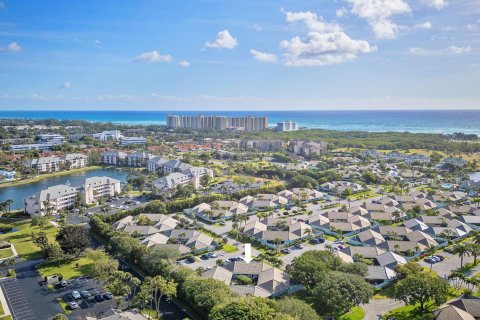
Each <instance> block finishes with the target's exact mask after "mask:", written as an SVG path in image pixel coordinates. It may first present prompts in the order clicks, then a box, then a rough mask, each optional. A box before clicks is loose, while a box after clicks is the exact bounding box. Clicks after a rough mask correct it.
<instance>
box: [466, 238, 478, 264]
mask: <svg viewBox="0 0 480 320" xmlns="http://www.w3.org/2000/svg"><path fill="white" fill-rule="evenodd" d="M468 250H469V252H470V254H471V255H472V256H473V265H476V264H477V257H478V256H479V255H480V244H478V243H470V244H468Z"/></svg>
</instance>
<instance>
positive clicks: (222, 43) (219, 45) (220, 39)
mask: <svg viewBox="0 0 480 320" xmlns="http://www.w3.org/2000/svg"><path fill="white" fill-rule="evenodd" d="M237 44H238V43H237V39H236V38H234V37H232V35H231V34H230V32H229V31H228V30H227V29H225V30H223V31H220V32H219V33H217V39H215V40H213V41H207V42H205V47H206V48H216V49H233V48H235V47H236V46H237Z"/></svg>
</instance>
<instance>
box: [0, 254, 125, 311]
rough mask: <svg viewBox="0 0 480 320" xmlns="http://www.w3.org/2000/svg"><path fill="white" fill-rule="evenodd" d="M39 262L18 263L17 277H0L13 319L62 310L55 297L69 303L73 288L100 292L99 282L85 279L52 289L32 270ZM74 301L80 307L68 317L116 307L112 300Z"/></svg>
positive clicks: (74, 280) (70, 281)
mask: <svg viewBox="0 0 480 320" xmlns="http://www.w3.org/2000/svg"><path fill="white" fill-rule="evenodd" d="M40 262H41V260H29V261H22V262H19V263H17V264H16V265H15V271H16V273H17V278H5V279H2V280H0V285H1V287H2V289H3V292H4V295H5V299H6V301H7V303H8V305H9V307H10V311H11V313H12V319H13V320H48V319H49V318H50V317H52V316H54V315H56V314H58V313H63V309H62V307H61V305H60V304H59V303H58V300H57V299H58V298H60V299H62V300H64V301H65V302H66V303H68V302H69V301H71V299H72V298H71V293H72V291H79V292H80V291H88V292H90V294H91V295H92V297H93V296H94V295H95V294H97V293H100V292H102V290H101V287H100V285H99V284H98V283H96V282H95V281H94V280H91V279H87V278H78V279H72V280H69V281H68V285H67V287H65V288H59V289H54V290H52V289H50V288H49V287H48V286H47V285H46V284H45V283H44V281H43V279H42V277H40V275H39V274H38V271H37V270H36V269H35V266H36V265H37V264H38V263H40ZM77 302H78V304H79V307H80V308H79V309H77V310H73V311H72V313H71V314H70V318H71V319H77V318H84V317H85V316H86V315H102V314H104V313H106V312H108V311H109V310H110V309H111V308H112V307H115V306H116V302H115V301H114V299H112V300H106V301H103V302H100V303H97V302H95V301H94V300H93V301H90V299H87V300H85V299H79V300H78V301H77Z"/></svg>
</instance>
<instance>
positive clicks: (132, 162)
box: [125, 151, 155, 167]
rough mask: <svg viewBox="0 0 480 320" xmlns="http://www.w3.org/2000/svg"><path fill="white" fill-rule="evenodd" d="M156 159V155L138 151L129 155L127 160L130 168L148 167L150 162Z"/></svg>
mask: <svg viewBox="0 0 480 320" xmlns="http://www.w3.org/2000/svg"><path fill="white" fill-rule="evenodd" d="M154 157H155V156H154V155H152V154H150V153H148V152H142V151H138V152H133V153H129V154H127V156H126V157H125V159H126V163H127V165H128V166H129V167H143V166H145V165H147V162H148V160H150V159H153V158H154Z"/></svg>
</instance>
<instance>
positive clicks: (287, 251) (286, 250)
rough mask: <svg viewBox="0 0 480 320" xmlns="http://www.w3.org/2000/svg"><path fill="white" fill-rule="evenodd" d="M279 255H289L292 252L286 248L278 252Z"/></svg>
mask: <svg viewBox="0 0 480 320" xmlns="http://www.w3.org/2000/svg"><path fill="white" fill-rule="evenodd" d="M280 252H281V253H284V254H289V253H290V252H292V250H290V249H288V248H283V249H282V250H280Z"/></svg>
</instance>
